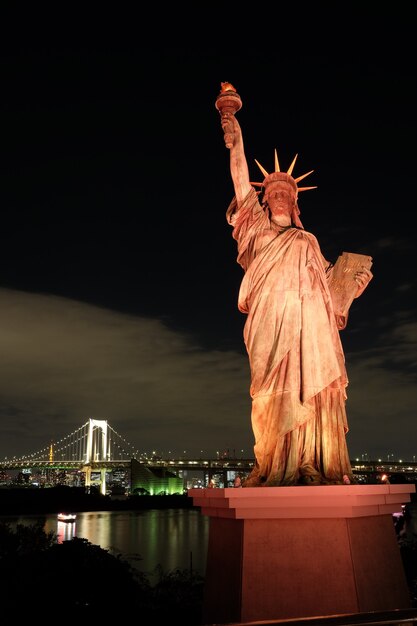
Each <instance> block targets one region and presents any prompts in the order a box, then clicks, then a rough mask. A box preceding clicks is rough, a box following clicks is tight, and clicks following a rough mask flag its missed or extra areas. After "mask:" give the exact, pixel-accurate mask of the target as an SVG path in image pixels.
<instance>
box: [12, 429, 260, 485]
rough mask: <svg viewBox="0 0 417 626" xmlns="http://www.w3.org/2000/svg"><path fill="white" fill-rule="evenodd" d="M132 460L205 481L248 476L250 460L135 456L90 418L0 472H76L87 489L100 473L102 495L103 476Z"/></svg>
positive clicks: (121, 440) (124, 442)
mask: <svg viewBox="0 0 417 626" xmlns="http://www.w3.org/2000/svg"><path fill="white" fill-rule="evenodd" d="M132 459H134V460H135V461H137V462H138V463H141V464H142V465H145V466H146V467H159V468H161V467H162V468H170V469H171V470H173V471H177V472H184V470H187V469H193V470H196V471H201V472H203V473H204V474H205V475H206V476H207V477H208V479H210V478H211V477H212V475H213V474H215V473H223V474H226V473H227V472H229V471H239V472H246V473H247V472H250V470H251V469H252V467H253V464H254V459H237V458H235V459H231V458H229V457H227V458H220V459H183V458H182V459H177V460H176V459H169V460H163V459H160V458H156V457H151V458H149V457H147V456H146V455H144V454H139V452H138V450H137V449H135V448H134V447H133V446H132V445H131V444H130V443H129V442H128V441H127V440H126V439H125V438H124V437H123V436H122V435H120V433H118V432H117V431H116V430H115V429H114V428H112V426H110V424H109V423H108V421H107V420H96V419H92V418H90V419H89V420H88V421H87V422H85V423H84V424H83V425H82V426H80V428H78V429H76V430H75V431H73V432H71V433H70V434H68V435H66V436H65V437H62V439H60V440H59V441H57V442H55V443H50V444H49V445H48V446H46V447H44V448H42V449H41V450H38V451H36V452H33V453H31V454H27V455H22V456H21V457H13V458H11V459H4V460H3V461H1V460H0V470H25V469H35V468H36V469H47V468H49V469H55V470H58V469H60V470H80V471H82V472H84V474H85V483H84V484H85V487H86V489H89V488H90V487H91V475H92V474H93V473H100V481H99V482H100V492H101V493H103V494H105V493H106V475H107V472H109V471H111V470H113V469H116V468H129V467H130V466H131V463H132Z"/></svg>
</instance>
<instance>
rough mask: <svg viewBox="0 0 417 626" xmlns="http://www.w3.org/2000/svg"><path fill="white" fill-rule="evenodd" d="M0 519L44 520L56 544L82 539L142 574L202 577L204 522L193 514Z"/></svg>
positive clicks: (157, 512)
mask: <svg viewBox="0 0 417 626" xmlns="http://www.w3.org/2000/svg"><path fill="white" fill-rule="evenodd" d="M1 520H4V521H10V522H11V523H12V524H33V523H35V521H37V520H45V525H44V529H45V531H46V532H50V531H52V532H54V533H55V534H56V535H57V540H58V542H62V541H67V540H70V539H72V538H73V537H79V538H84V539H87V540H88V541H89V542H90V543H92V544H95V545H99V546H100V547H101V548H104V549H106V550H109V551H110V552H111V554H115V555H117V554H120V555H121V557H122V558H126V559H128V560H129V561H130V562H131V563H132V565H134V566H135V567H136V568H137V569H139V570H140V571H142V572H146V573H148V574H150V573H152V571H153V570H154V568H155V567H156V566H157V565H161V566H162V568H163V569H164V571H166V572H167V571H171V570H174V569H177V568H179V569H188V568H190V567H192V569H193V570H195V571H197V572H198V573H199V574H201V575H202V576H204V575H205V567H206V556H207V544H208V531H209V518H208V517H207V516H204V515H202V514H201V513H200V512H199V511H198V510H193V509H191V510H190V509H149V510H144V511H91V512H86V513H77V519H76V521H75V522H58V520H57V517H56V515H45V516H40V515H27V516H19V517H13V518H6V517H0V521H1ZM135 555H136V556H140V560H137V559H135Z"/></svg>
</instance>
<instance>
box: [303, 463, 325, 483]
mask: <svg viewBox="0 0 417 626" xmlns="http://www.w3.org/2000/svg"><path fill="white" fill-rule="evenodd" d="M326 483H327V481H326V479H325V478H323V476H322V475H321V474H320V472H318V471H317V470H316V469H315V468H314V467H313V466H312V465H303V466H302V467H300V476H299V478H298V484H299V485H325V484H326ZM327 484H328V483H327Z"/></svg>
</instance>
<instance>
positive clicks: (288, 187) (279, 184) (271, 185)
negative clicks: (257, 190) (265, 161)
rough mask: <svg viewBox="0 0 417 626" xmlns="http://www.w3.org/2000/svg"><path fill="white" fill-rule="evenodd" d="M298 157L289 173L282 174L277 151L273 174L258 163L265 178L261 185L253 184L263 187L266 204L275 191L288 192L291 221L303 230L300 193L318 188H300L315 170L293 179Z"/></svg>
mask: <svg viewBox="0 0 417 626" xmlns="http://www.w3.org/2000/svg"><path fill="white" fill-rule="evenodd" d="M297 156H298V155H296V156H295V157H294V159H293V162H292V163H291V165H290V167H289V168H288V171H287V172H281V170H280V167H279V162H278V155H277V151H276V150H275V171H274V172H272V173H271V174H268V172H267V171H266V169H265V168H264V167H262V165H261V164H260V163H259V162H258V161H256V159H255V162H256V164H257V165H258V167H259V169H260V170H261V172H262V173H263V174H264V176H265V178H264V180H263V181H262V182H261V183H251V185H254V186H256V187H261V188H262V189H263V191H264V199H265V202H268V196H271V195H272V194H273V193H274V192H275V191H277V192H278V191H287V192H288V195H289V202H291V209H290V211H291V220H292V223H293V224H294V225H295V226H298V228H303V225H302V223H301V221H300V218H299V215H300V209H299V208H298V202H297V201H298V193H299V192H300V191H307V190H308V189H316V187H298V184H297V183H298V182H299V181H300V180H302V179H303V178H305V177H306V176H308V175H309V174H311V173H312V172H313V171H314V170H311V171H310V172H307V173H306V174H303V175H302V176H298V177H297V178H293V176H292V171H293V169H294V165H295V162H296V160H297Z"/></svg>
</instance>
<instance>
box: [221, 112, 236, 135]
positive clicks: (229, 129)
mask: <svg viewBox="0 0 417 626" xmlns="http://www.w3.org/2000/svg"><path fill="white" fill-rule="evenodd" d="M234 117H235V116H234V115H233V113H223V115H222V116H221V125H222V128H223V132H224V133H233V131H234V124H233V120H234Z"/></svg>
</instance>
